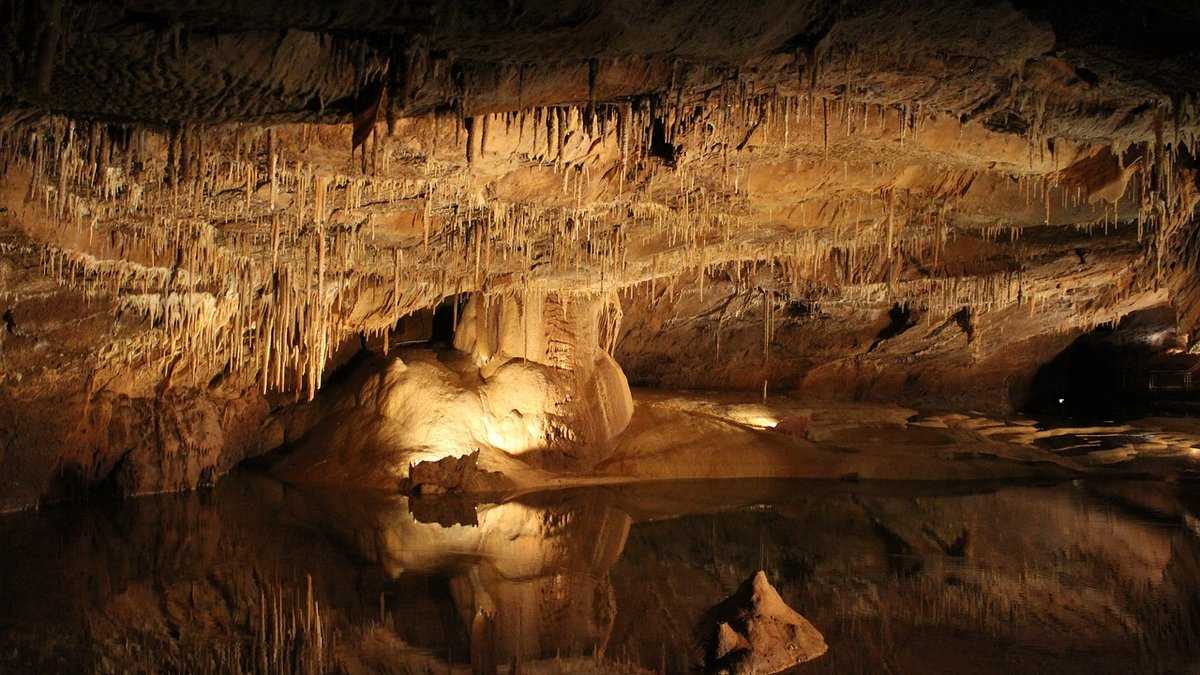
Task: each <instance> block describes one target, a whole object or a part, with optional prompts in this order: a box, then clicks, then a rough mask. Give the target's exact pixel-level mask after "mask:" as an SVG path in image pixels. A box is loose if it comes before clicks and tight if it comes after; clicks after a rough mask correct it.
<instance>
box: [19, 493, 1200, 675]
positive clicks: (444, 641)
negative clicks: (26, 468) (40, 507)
mask: <svg viewBox="0 0 1200 675" xmlns="http://www.w3.org/2000/svg"><path fill="white" fill-rule="evenodd" d="M498 501H500V503H471V502H465V501H454V500H445V499H443V500H439V501H410V500H408V499H406V498H400V497H392V496H383V495H377V494H347V493H344V492H342V493H332V492H328V491H318V490H310V489H305V488H301V487H296V486H288V485H283V484H280V483H277V482H274V481H272V480H270V479H266V478H263V477H260V476H256V475H251V474H242V475H235V476H232V477H229V478H227V479H225V480H224V481H222V482H221V484H220V485H219V486H218V487H217V488H215V489H213V490H210V491H206V492H201V493H195V494H187V495H169V496H161V497H149V498H140V499H133V500H126V501H124V502H118V503H107V502H93V503H91V504H87V505H79V506H69V507H62V508H55V509H50V510H46V511H42V512H39V513H27V514H18V515H12V516H6V517H2V518H0V546H2V548H0V671H3V672H30V673H45V672H94V671H106V672H130V671H141V672H166V671H171V670H176V671H187V672H199V671H201V670H204V669H210V670H222V669H225V668H228V667H232V666H231V665H230V664H231V663H233V661H234V660H236V659H241V658H243V657H244V661H242V662H239V663H241V664H242V665H243V666H244V662H249V661H253V660H254V659H255V658H260V659H265V658H266V656H264V653H269V652H270V650H271V648H270V647H269V645H271V644H275V643H286V642H287V640H286V636H285V638H276V637H274V636H273V632H274V631H275V630H276V629H278V628H279V626H280V625H283V626H284V630H283V633H285V634H286V633H287V631H288V630H292V631H297V630H300V629H298V628H296V626H297V625H302V624H304V622H305V621H306V620H307V621H309V622H310V624H311V622H312V621H314V620H313V619H312V616H313V615H314V614H318V615H319V618H317V619H315V621H316V622H319V623H320V624H321V626H322V627H323V634H322V643H321V647H320V649H321V650H323V656H321V658H322V659H324V661H321V664H323V665H321V666H320V667H319V668H318V669H329V668H339V669H342V670H346V671H349V672H397V673H401V672H471V667H472V663H473V662H474V663H475V665H476V666H477V667H478V666H479V665H480V664H481V663H496V664H499V666H500V671H501V672H504V671H505V670H506V669H507V668H508V667H509V664H512V663H514V662H519V663H520V664H521V667H522V672H538V671H537V668H536V666H537V664H538V662H539V661H540V662H542V665H547V664H549V665H548V666H547V669H545V670H543V671H542V672H558V671H557V670H555V669H554V668H559V669H562V670H563V671H564V672H566V671H569V670H570V668H569V667H565V666H564V665H563V664H567V666H570V665H571V664H581V663H587V664H596V663H599V664H606V667H608V668H610V669H614V668H615V669H617V670H620V671H621V672H636V669H637V668H639V667H640V668H644V669H646V670H648V671H650V672H687V671H690V670H694V669H696V668H697V666H698V662H699V658H700V654H701V653H702V651H701V649H700V648H699V644H700V642H701V640H702V639H703V638H704V637H705V636H703V635H697V626H698V625H699V624H700V622H701V619H702V618H703V615H704V613H705V612H706V611H707V609H708V608H710V607H711V606H712V605H714V604H715V603H717V602H718V601H720V600H721V599H723V598H724V597H725V596H726V595H728V594H729V593H730V592H731V591H733V590H734V588H735V587H736V586H737V585H738V584H739V583H740V582H741V581H743V580H744V579H746V578H747V577H749V576H750V575H751V574H752V573H753V572H754V571H755V570H758V569H763V570H765V571H766V572H767V575H768V577H769V578H770V579H771V581H772V582H773V583H774V584H775V586H776V587H777V588H778V589H779V591H780V593H781V595H782V596H783V598H784V599H785V600H786V601H787V602H788V603H789V604H790V605H791V606H792V607H794V608H795V609H796V610H797V611H799V612H800V613H801V614H803V615H804V616H806V617H807V618H808V619H809V620H810V621H811V622H812V623H813V624H814V625H815V626H816V627H817V628H818V629H819V630H820V631H821V632H822V633H823V634H824V635H825V638H826V641H827V642H828V643H829V652H828V653H827V654H826V655H825V656H823V657H821V658H820V659H818V660H816V661H813V662H811V663H808V664H804V665H802V666H800V667H799V668H797V669H796V671H797V672H830V673H833V672H836V673H847V672H849V673H855V672H863V673H965V672H982V673H987V672H995V673H1017V672H1087V673H1109V672H1111V673H1128V672H1191V671H1192V670H1194V668H1195V664H1197V663H1198V662H1200V658H1198V657H1200V638H1198V637H1197V636H1198V635H1200V633H1198V632H1197V631H1198V630H1200V538H1198V536H1197V534H1198V533H1200V526H1197V523H1198V522H1200V521H1197V520H1196V519H1195V518H1194V517H1193V514H1194V513H1197V512H1200V500H1197V499H1196V498H1195V497H1194V496H1193V494H1192V491H1191V490H1190V489H1189V488H1188V487H1187V485H1186V484H1183V485H1182V486H1181V484H1177V483H1167V482H1097V483H1081V482H1077V483H1065V484H1057V485H1043V486H1033V485H979V484H972V485H961V484H958V485H955V484H900V483H885V484H880V483H869V482H864V483H845V482H812V481H721V482H690V483H653V484H643V485H636V486H627V487H619V488H604V489H580V490H570V491H562V492H556V493H544V494H533V495H526V496H521V497H515V498H511V499H507V500H498ZM310 579H311V584H312V591H311V593H312V595H311V600H310V597H309V595H308V584H309V580H310ZM483 610H486V612H487V613H488V614H490V615H492V616H494V617H495V619H494V621H493V622H492V623H491V624H489V625H487V626H482V627H481V625H480V624H479V623H478V622H477V621H476V620H475V618H474V617H476V616H477V615H478V614H479V613H480V612H481V611H483ZM280 616H284V618H283V619H282V620H281V619H279V618H278V617H280ZM287 616H292V617H296V616H298V617H300V619H299V623H296V621H292V623H291V624H289V623H288V621H289V620H288V619H287ZM268 617H270V618H268ZM305 617H308V618H307V619H306V618H305ZM288 626H290V628H289V627H288ZM308 632H309V634H311V633H312V632H313V630H312V628H311V625H310V626H309V631H308ZM309 642H310V643H311V640H309ZM264 644H267V645H268V647H266V648H264V647H263V645H264ZM285 646H286V644H285ZM292 646H293V647H295V645H292ZM285 651H286V650H285ZM301 651H302V650H300V649H299V648H295V654H293V655H292V656H293V657H294V658H295V659H296V663H299V662H300V657H301V656H302V655H300V652H301ZM256 654H257V656H256ZM214 655H216V656H214ZM231 655H233V656H231ZM298 655H299V656H298ZM285 657H286V654H285ZM572 657H579V658H576V659H575V660H572ZM280 658H284V657H280ZM314 658H315V657H314ZM201 663H202V664H204V667H203V668H201V667H200V666H198V665H197V664H201ZM555 664H557V665H555ZM260 665H261V664H260ZM296 667H297V666H295V665H293V666H289V667H283V668H276V670H285V671H286V670H288V669H289V668H291V669H294V668H296ZM246 669H248V670H249V669H251V668H250V667H246ZM268 669H269V668H268ZM356 669H357V670H356ZM260 670H261V668H260ZM613 672H616V671H615V670H614V671H613Z"/></svg>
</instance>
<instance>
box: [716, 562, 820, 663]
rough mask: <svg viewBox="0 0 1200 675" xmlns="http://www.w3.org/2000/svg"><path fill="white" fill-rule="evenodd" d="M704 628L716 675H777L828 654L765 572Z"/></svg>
mask: <svg viewBox="0 0 1200 675" xmlns="http://www.w3.org/2000/svg"><path fill="white" fill-rule="evenodd" d="M709 618H710V623H709V624H707V625H706V629H705V630H706V632H707V635H706V638H707V639H706V642H707V644H708V647H707V650H708V654H707V660H706V661H707V668H706V670H707V671H708V672H712V673H730V674H734V675H736V674H739V673H747V674H748V673H757V674H759V675H763V674H766V673H778V672H780V671H783V670H786V669H788V668H791V667H792V666H794V665H796V664H799V663H804V662H805V661H811V660H813V659H815V658H817V657H819V656H821V655H822V654H824V653H825V651H826V650H827V649H828V647H827V646H826V644H825V638H824V637H823V636H822V635H821V632H820V631H818V630H817V629H816V628H815V627H814V626H813V625H812V624H811V623H809V622H808V619H805V618H804V617H803V616H800V614H798V613H797V612H796V611H795V610H793V609H792V608H791V607H788V606H787V604H786V603H784V601H783V598H781V597H779V592H778V591H776V590H775V588H774V587H773V586H771V583H770V582H769V581H767V575H766V574H765V573H763V571H762V570H759V571H758V572H755V573H754V576H752V577H750V578H749V579H747V580H746V581H744V582H743V583H742V585H741V586H740V587H738V590H737V591H736V592H735V593H734V594H733V595H731V596H729V598H728V599H726V600H725V601H724V602H722V603H720V604H719V605H717V606H716V607H714V608H713V610H712V612H711V613H710V615H709Z"/></svg>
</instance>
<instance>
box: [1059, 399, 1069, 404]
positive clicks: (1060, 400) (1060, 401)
mask: <svg viewBox="0 0 1200 675" xmlns="http://www.w3.org/2000/svg"><path fill="white" fill-rule="evenodd" d="M1065 400H1067V399H1065V398H1060V399H1058V402H1059V403H1060V404H1061V403H1062V402H1063V401H1065Z"/></svg>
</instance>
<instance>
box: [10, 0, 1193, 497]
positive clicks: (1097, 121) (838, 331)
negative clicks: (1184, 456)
mask: <svg viewBox="0 0 1200 675" xmlns="http://www.w3.org/2000/svg"><path fill="white" fill-rule="evenodd" d="M1198 28H1200V13H1198V12H1197V11H1196V10H1195V9H1194V8H1192V7H1190V6H1188V5H1187V4H1186V3H1183V4H1180V3H1165V2H1162V3H1160V2H1152V3H1137V4H1136V5H1134V4H1129V3H1116V2H1102V3H1099V4H1098V5H1097V4H1095V3H1088V4H1086V5H1084V4H1082V3H1074V2H1068V3H1056V4H1054V5H1053V6H1041V5H1038V4H1036V3H1027V2H1001V1H995V2H992V1H988V2H982V3H979V2H967V1H966V0H963V1H952V2H942V3H912V2H903V1H901V0H860V1H855V2H841V3H833V2H828V3H826V2H814V3H801V4H797V3H794V2H783V1H782V0H778V1H771V2H766V3H762V4H760V5H757V6H755V7H752V8H748V7H745V6H744V3H736V2H731V1H730V0H689V1H688V2H681V3H673V4H671V5H670V6H668V7H663V6H657V5H656V6H653V7H651V6H647V5H645V4H644V3H639V2H633V1H631V0H602V1H600V2H569V3H566V4H564V3H561V2H550V1H548V0H529V1H527V2H516V3H507V4H505V3H500V4H496V5H494V6H493V5H492V4H488V3H474V2H466V1H464V0H436V1H435V2H431V3H425V4H421V5H420V6H416V5H412V6H410V4H406V3H401V4H399V5H398V4H396V3H393V2H382V1H377V0H361V1H356V2H338V3H329V2H325V1H323V0H300V1H299V2H292V3H287V4H286V6H283V5H281V4H279V3H273V2H269V1H267V0H249V1H246V2H236V3H234V2H216V1H209V2H199V3H190V4H188V5H187V7H186V8H185V9H181V8H180V7H179V6H178V3H172V2H167V1H166V0H137V1H136V2H129V3H124V4H119V5H114V4H112V3H108V2H104V1H103V0H62V1H57V0H56V1H47V2H41V3H32V4H29V3H16V4H13V5H12V6H11V7H6V9H5V10H4V11H3V12H2V13H0V36H2V37H0V44H2V45H3V47H2V48H0V318H2V322H0V509H12V508H22V507H28V506H31V505H33V504H36V503H38V502H39V501H48V500H53V499H57V498H61V497H63V496H67V495H70V494H77V493H80V492H82V491H90V490H95V489H98V488H101V487H103V486H106V485H109V486H114V487H115V488H116V489H117V491H118V492H122V493H134V492H153V491H159V490H174V489H181V488H187V487H191V486H195V485H198V484H201V483H204V482H206V481H209V480H211V479H213V478H214V477H216V476H218V475H219V474H221V473H222V472H224V471H225V470H227V469H228V468H229V467H231V466H233V465H235V464H236V463H237V462H239V461H241V460H242V459H244V458H246V457H250V456H256V455H259V454H262V453H264V452H267V451H269V450H272V449H275V448H278V447H279V446H280V445H285V446H288V447H289V448H291V449H296V448H294V447H293V446H292V444H293V443H300V444H301V445H303V446H305V447H308V446H310V445H311V444H312V443H315V442H316V439H318V438H319V437H320V438H324V439H326V440H328V441H330V442H333V441H336V443H337V444H338V445H340V446H342V447H343V449H342V450H340V451H339V452H342V453H343V457H344V458H345V459H346V460H347V461H346V462H345V463H344V464H345V468H344V469H339V470H343V471H344V475H345V476H346V477H349V475H350V473H354V475H355V479H356V480H357V479H358V477H361V476H363V475H364V474H365V473H370V474H371V477H370V478H369V480H368V482H370V483H371V484H381V483H382V482H386V481H392V482H394V481H395V480H398V479H401V478H403V476H405V475H406V472H407V471H408V469H407V467H408V465H409V464H411V463H412V462H414V461H423V460H436V459H439V458H444V457H461V456H464V455H467V454H470V453H473V452H475V451H476V450H479V451H480V452H481V455H480V460H479V461H480V462H481V463H483V464H485V465H486V464H487V462H488V461H490V460H488V457H489V456H492V453H491V451H490V450H489V448H491V449H497V450H498V451H500V452H501V456H497V457H498V459H497V460H496V461H497V462H500V461H507V459H505V458H511V457H515V456H518V455H530V456H529V459H531V460H532V458H533V457H534V456H537V457H538V461H536V462H526V461H525V460H521V461H522V463H530V464H531V466H532V467H533V468H534V469H537V470H543V469H547V468H557V467H575V468H581V469H586V467H588V466H589V465H592V464H594V463H596V462H599V461H601V460H602V459H603V458H604V455H605V453H606V452H607V450H606V449H605V447H604V443H603V441H605V440H606V439H608V438H610V437H611V436H612V435H613V434H615V433H616V432H618V431H620V429H621V428H622V427H623V426H624V422H623V421H622V420H623V419H627V418H628V417H629V414H630V412H629V410H628V405H629V400H628V398H627V397H626V395H625V394H624V392H623V386H624V385H623V382H622V379H623V376H622V375H621V374H620V372H619V371H621V370H623V371H624V377H627V378H628V379H629V380H630V381H632V382H633V383H635V384H649V385H661V386H665V387H705V388H711V387H717V388H723V389H737V390H741V391H753V392H763V393H765V394H768V395H769V394H772V393H782V392H792V393H796V394H798V395H802V396H821V397H824V398H828V399H835V400H845V399H855V400H862V399H869V400H875V401H884V402H893V403H896V402H899V403H902V404H911V405H920V406H922V407H930V408H950V409H966V410H981V411H985V412H988V413H1009V412H1011V411H1012V410H1013V409H1015V408H1018V407H1020V406H1021V405H1023V403H1024V402H1025V401H1026V400H1027V399H1028V398H1029V395H1030V392H1029V389H1030V386H1031V383H1032V382H1033V381H1034V379H1035V377H1036V373H1037V371H1038V369H1039V368H1040V367H1041V366H1042V365H1044V364H1045V363H1047V362H1049V361H1050V360H1052V359H1053V358H1054V356H1055V355H1056V354H1058V353H1059V352H1061V351H1062V350H1063V349H1064V348H1066V347H1067V346H1068V345H1069V344H1070V343H1071V341H1072V340H1073V339H1075V338H1076V337H1077V336H1079V335H1080V334H1082V333H1084V332H1086V331H1089V330H1091V329H1093V328H1095V327H1097V326H1100V325H1104V324H1108V323H1112V322H1117V321H1119V320H1120V319H1121V318H1122V317H1124V316H1127V315H1128V314H1130V313H1131V312H1134V311H1139V310H1144V309H1149V308H1158V309H1165V310H1168V311H1169V312H1170V314H1171V318H1170V319H1168V320H1167V324H1168V325H1167V326H1164V329H1166V328H1170V329H1172V330H1175V331H1176V332H1177V333H1178V335H1179V336H1180V337H1181V343H1182V345H1183V347H1181V348H1182V349H1185V350H1186V349H1189V348H1191V346H1193V345H1194V344H1195V342H1196V340H1197V338H1198V337H1200V330H1198V329H1197V325H1196V324H1197V321H1198V320H1200V277H1198V276H1197V275H1196V269H1197V263H1196V261H1197V255H1198V251H1200V248H1198V242H1200V237H1198V236H1197V234H1196V233H1197V231H1198V230H1197V227H1196V214H1195V210H1196V205H1197V200H1198V199H1200V188H1198V186H1197V172H1196V160H1195V156H1194V154H1195V134H1196V131H1197V129H1198V127H1200V117H1198V116H1197V108H1196V103H1195V93H1196V92H1197V91H1200V76H1198V75H1197V73H1200V67H1198V65H1200V62H1198V60H1197V57H1196V55H1195V52H1194V51H1192V50H1191V46H1190V45H1191V42H1192V39H1191V38H1192V36H1193V35H1194V34H1195V33H1196V32H1197V29H1198ZM464 295H467V296H469V297H470V300H469V301H468V302H467V303H466V304H465V305H464V304H462V303H461V302H460V300H461V298H462V297H463V296H464ZM447 306H450V307H451V309H452V313H453V312H457V311H461V312H462V317H461V320H460V321H458V322H457V323H458V328H459V330H458V331H456V332H454V333H455V334H454V335H453V336H450V335H442V336H441V337H442V338H443V340H444V341H449V342H452V343H453V344H454V345H456V346H457V347H458V349H459V351H461V352H463V353H464V354H467V355H468V356H467V357H465V358H464V359H462V360H461V361H459V360H455V359H447V360H443V359H430V358H426V357H420V356H417V357H414V356H412V355H411V354H409V355H405V354H402V353H399V352H397V351H395V350H396V347H397V343H398V342H402V341H403V342H407V341H408V339H407V338H406V337H404V336H405V334H406V330H407V329H405V328H404V326H405V323H404V322H405V321H411V320H412V319H413V318H414V317H415V316H419V315H428V314H429V313H436V311H437V308H439V307H442V308H445V307H447ZM585 314H586V315H587V316H586V317H584V316H583V315H585ZM471 317H473V319H472V318H471ZM584 318H586V320H583V319H584ZM560 321H565V322H566V324H571V325H572V326H575V327H579V326H584V325H586V330H585V331H575V332H571V331H568V332H564V333H562V335H566V336H568V337H566V338H563V339H560V338H559V337H555V336H556V335H558V333H557V331H558V329H559V328H560V327H562V326H557V325H556V322H560ZM535 324H540V325H535ZM564 325H565V324H564ZM452 332H453V331H452ZM355 352H364V353H365V354H364V355H362V356H361V357H360V358H357V359H355V358H352V357H353V356H354V354H355ZM396 357H398V358H399V361H396V360H395V358H396ZM372 359H374V360H372ZM347 360H350V362H351V365H352V366H353V367H350V368H349V370H352V371H354V373H350V372H349V370H342V369H339V366H341V365H343V364H345V363H346V362H347ZM614 361H615V364H616V365H614ZM368 362H369V363H373V364H374V365H372V366H371V367H369V368H368V367H366V366H364V365H363V364H364V363H368ZM617 365H619V368H618V367H617ZM468 366H469V367H468ZM335 374H336V375H338V376H336V377H335ZM342 374H345V375H347V378H346V379H345V380H342V379H340V375H342ZM351 383H353V384H351ZM355 387H358V388H357V389H356V388H355ZM334 389H337V390H338V391H339V392H342V394H344V396H346V397H351V396H354V397H363V398H364V400H365V399H366V398H371V399H373V402H372V403H371V406H374V407H373V408H372V407H371V406H366V408H367V409H364V410H356V411H355V413H354V415H349V416H347V409H346V408H345V407H344V406H347V405H349V403H348V401H349V400H350V399H349V398H346V399H345V400H344V401H343V402H342V403H339V402H337V401H334V400H333V399H334V398H336V397H335V396H334V394H333V390H334ZM426 392H430V393H431V395H432V392H437V396H438V397H439V398H438V401H439V402H438V403H437V405H436V406H432V407H431V408H430V409H428V410H426V409H423V408H417V407H414V404H413V403H412V402H411V401H410V400H409V399H410V398H412V397H414V396H418V395H422V396H423V395H425V394H426ZM354 400H355V401H358V398H355V399H354ZM601 401H603V402H604V403H603V405H600V404H599V402H601ZM310 402H312V403H310ZM314 403H315V405H314ZM339 406H343V407H339ZM353 407H355V408H357V407H358V406H353ZM533 408H538V409H537V410H534V409H533ZM437 410H441V412H440V413H439V412H437ZM330 415H333V417H330ZM439 415H441V416H442V419H443V420H445V421H440V422H439V421H436V420H434V419H432V418H431V417H430V416H433V417H437V416H439ZM337 416H342V417H345V421H346V425H347V426H348V425H350V424H357V425H359V428H360V429H361V430H362V431H363V433H362V434H356V433H353V432H351V431H349V430H347V429H342V430H337V429H335V428H333V427H336V426H337V424H336V423H334V422H332V421H329V420H335V419H336V418H337ZM299 418H304V419H306V420H307V421H306V422H303V423H300V422H294V420H297V419H299ZM368 418H369V419H368ZM463 418H470V421H468V422H467V423H465V424H463V423H461V421H462V419H463ZM322 420H325V421H326V422H327V423H323V422H322ZM285 422H286V423H285ZM293 423H294V424H299V426H289V425H291V424H293ZM300 429H303V431H298V430H300ZM431 429H436V430H437V431H436V432H435V433H434V434H433V435H432V436H431V435H429V434H427V433H426V432H427V431H429V430H431ZM435 436H437V438H435ZM399 444H404V445H405V446H406V448H407V450H406V452H408V454H405V453H400V454H393V455H388V456H387V457H386V459H385V460H383V461H381V463H377V464H376V465H374V466H373V467H372V468H371V469H370V472H367V471H365V469H363V467H362V466H361V465H360V466H359V468H353V466H352V465H354V464H355V462H356V461H357V460H355V459H354V458H355V457H359V458H361V457H363V456H365V455H367V454H370V453H374V452H377V451H379V450H380V448H383V447H393V448H395V447H397V446H398V445H399ZM410 444H411V447H408V446H409V445H410ZM300 450H301V455H305V454H306V450H305V449H304V448H300ZM409 451H411V452H409ZM531 453H532V454H531ZM296 461H297V462H299V460H296ZM312 461H313V462H315V461H316V459H315V458H312ZM310 464H311V465H313V466H315V464H312V462H310ZM360 464H361V463H360ZM297 466H298V465H297ZM486 468H487V467H486V466H485V469H486ZM493 468H494V467H493ZM297 470H299V469H297Z"/></svg>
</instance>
